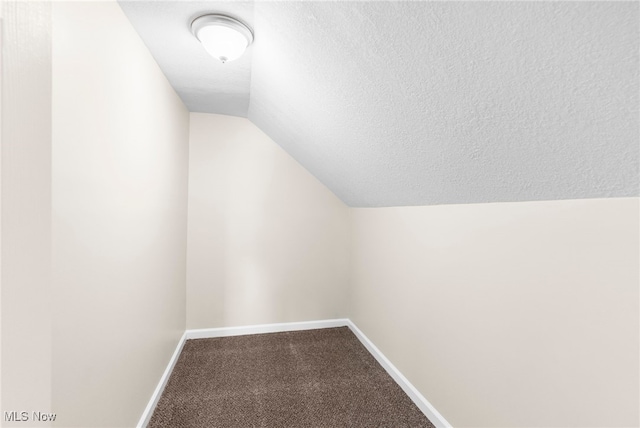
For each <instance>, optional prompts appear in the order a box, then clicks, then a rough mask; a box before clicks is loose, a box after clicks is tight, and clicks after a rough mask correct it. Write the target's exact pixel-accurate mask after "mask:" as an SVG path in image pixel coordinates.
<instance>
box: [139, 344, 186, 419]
mask: <svg viewBox="0 0 640 428" xmlns="http://www.w3.org/2000/svg"><path fill="white" fill-rule="evenodd" d="M186 336H187V335H186V333H182V337H181V338H180V340H179V341H178V345H177V346H176V350H175V351H173V355H172V356H171V359H170V360H169V364H167V368H166V369H165V370H164V373H162V377H161V378H160V382H158V386H156V389H155V390H154V391H153V394H152V395H151V399H150V400H149V403H148V404H147V407H146V408H145V409H144V412H143V413H142V416H141V417H140V420H139V421H138V425H136V427H137V428H144V427H146V426H147V424H148V423H149V420H150V419H151V415H152V414H153V411H154V410H155V408H156V404H158V400H160V396H161V395H162V391H164V387H165V386H166V385H167V381H168V380H169V376H170V375H171V372H172V371H173V367H174V366H175V365H176V362H177V361H178V357H179V356H180V352H182V347H183V346H184V342H185V341H186V340H187V337H186Z"/></svg>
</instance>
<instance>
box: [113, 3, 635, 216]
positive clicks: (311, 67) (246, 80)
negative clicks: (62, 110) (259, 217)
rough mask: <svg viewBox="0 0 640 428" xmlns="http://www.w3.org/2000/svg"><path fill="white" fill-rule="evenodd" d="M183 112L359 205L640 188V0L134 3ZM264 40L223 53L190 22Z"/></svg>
mask: <svg viewBox="0 0 640 428" xmlns="http://www.w3.org/2000/svg"><path fill="white" fill-rule="evenodd" d="M120 5H121V7H122V9H123V10H124V12H125V13H126V15H127V16H128V18H129V20H130V21H131V22H132V24H133V26H134V27H135V28H136V30H137V31H138V33H139V34H140V36H141V37H142V39H143V40H144V41H145V43H146V44H147V46H148V47H149V50H150V51H151V53H152V54H153V56H154V57H155V58H156V61H157V62H158V64H159V65H160V67H161V68H162V70H163V71H164V73H165V74H166V76H167V78H168V79H169V81H170V82H171V84H172V85H173V86H174V88H175V89H176V91H177V92H178V94H179V95H180V97H181V98H182V99H183V101H184V102H185V104H186V106H187V107H188V108H189V109H190V110H191V111H195V112H208V113H221V114H229V115H236V116H244V117H247V118H248V119H249V120H251V121H252V122H253V123H254V124H256V125H257V126H258V127H260V128H261V129H262V130H263V131H264V132H265V133H266V134H268V135H269V136H270V137H271V138H272V139H273V140H274V141H275V142H276V143H278V144H279V145H280V146H282V147H283V148H284V149H285V150H286V151H287V152H288V153H289V154H291V156H293V157H294V158H295V159H296V160H297V161H298V162H300V163H301V164H302V165H303V166H304V167H305V168H307V169H308V170H309V171H310V172H311V173H312V174H314V175H315V176H316V177H317V178H318V179H319V180H321V181H322V182H323V183H324V184H325V185H326V186H328V187H329V188H330V189H331V190H332V191H333V192H334V193H335V194H336V195H337V196H338V197H340V198H341V199H342V200H343V201H344V202H345V203H347V204H348V205H350V206H398V205H430V204H445V203H476V202H498V201H526V200H553V199H574V198H594V197H617V196H638V195H639V188H640V180H639V155H640V153H639V150H638V149H639V141H640V131H639V121H638V117H639V116H638V115H639V108H638V107H639V104H640V95H639V93H640V92H639V91H640V87H639V84H638V82H639V48H640V42H639V40H640V34H639V27H638V19H639V3H638V2H602V3H597V2H453V1H451V2H426V1H425V2H420V1H414V2H397V1H384V2H366V1H359V2H346V1H339V2H328V1H321V2H311V1H281V2H262V1H259V2H255V3H253V2H189V1H139V0H138V1H120ZM213 12H217V13H225V14H228V15H230V16H233V17H236V18H239V19H241V20H242V21H244V22H245V23H247V24H249V26H250V27H251V28H252V29H253V31H254V34H255V41H254V43H253V45H251V46H250V47H249V49H248V50H247V52H246V53H245V55H244V56H243V57H242V58H240V59H239V60H237V61H234V62H229V63H226V64H221V63H219V62H217V60H215V59H213V58H211V57H210V56H208V55H207V53H206V52H205V51H204V49H203V48H202V46H201V45H200V44H199V42H198V41H197V40H196V39H195V38H194V37H193V36H192V35H191V33H190V29H189V24H190V22H191V21H192V20H193V19H194V18H196V17H198V16H200V15H203V14H205V13H213Z"/></svg>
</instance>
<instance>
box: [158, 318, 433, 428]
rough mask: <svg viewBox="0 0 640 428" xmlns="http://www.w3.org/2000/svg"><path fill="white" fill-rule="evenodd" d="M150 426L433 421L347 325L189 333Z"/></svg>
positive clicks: (405, 424)
mask: <svg viewBox="0 0 640 428" xmlns="http://www.w3.org/2000/svg"><path fill="white" fill-rule="evenodd" d="M148 426H149V427H178V428H182V427H372V426H375V427H381V426H384V427H433V425H432V424H431V423H430V422H429V420H428V419H427V418H426V417H425V416H424V415H423V414H422V412H420V410H418V408H417V407H416V406H415V404H413V402H412V401H411V400H410V399H409V397H408V396H407V395H406V394H405V393H404V392H403V391H402V389H400V387H399V386H398V384H396V383H395V382H394V381H393V379H392V378H391V377H390V376H389V375H388V374H387V372H386V371H385V370H384V369H383V368H382V367H381V366H380V365H379V364H378V362H377V361H376V360H375V359H374V358H373V356H372V355H371V354H369V352H368V351H367V350H366V349H365V348H364V346H363V345H362V344H361V343H360V342H359V341H358V339H357V338H356V337H355V336H354V335H353V333H351V331H350V330H349V328H348V327H339V328H327V329H320V330H307V331H295V332H286V333H270V334H257V335H250V336H235V337H221V338H215V339H196V340H187V342H186V343H185V346H184V348H183V350H182V353H181V354H180V357H179V359H178V362H177V363H176V366H175V367H174V369H173V373H172V374H171V377H170V378H169V382H168V383H167V386H166V388H165V390H164V392H163V394H162V397H161V398H160V401H159V402H158V405H157V407H156V409H155V411H154V413H153V416H152V417H151V421H150V422H149V425H148Z"/></svg>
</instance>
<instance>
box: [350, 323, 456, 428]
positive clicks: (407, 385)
mask: <svg viewBox="0 0 640 428" xmlns="http://www.w3.org/2000/svg"><path fill="white" fill-rule="evenodd" d="M348 321H349V324H348V327H349V328H350V329H351V331H352V332H353V334H354V335H355V336H356V337H357V338H358V340H360V342H361V343H362V344H363V345H364V347H365V348H367V350H368V351H369V352H370V353H371V355H373V357H374V358H375V359H376V360H377V361H378V363H379V364H380V365H381V366H382V367H383V368H384V369H385V370H386V371H387V373H389V376H391V377H392V378H393V380H395V381H396V383H397V384H398V385H400V388H402V390H403V391H404V392H405V394H407V395H408V396H409V398H411V401H413V402H414V403H415V405H416V406H418V408H419V409H420V410H421V411H422V413H424V414H425V416H426V417H427V418H428V419H429V420H430V421H431V422H432V423H433V424H434V425H435V426H436V427H437V428H452V426H451V424H450V423H449V422H447V420H446V419H445V418H444V416H442V415H441V414H440V412H438V411H437V410H436V408H435V407H433V405H432V404H431V403H429V401H428V400H427V399H426V398H425V397H424V396H423V395H422V394H421V393H420V391H418V390H417V389H416V387H415V386H413V385H412V384H411V382H409V380H408V379H407V378H406V377H404V375H403V374H402V373H401V372H400V370H398V369H397V368H396V366H394V365H393V364H392V363H391V361H389V359H388V358H387V357H385V356H384V354H383V353H382V352H380V350H379V349H378V347H377V346H376V345H374V344H373V342H371V340H369V338H368V337H367V336H365V334H364V333H363V332H362V331H361V330H360V329H359V328H358V327H356V325H355V324H354V323H353V322H352V321H351V320H348Z"/></svg>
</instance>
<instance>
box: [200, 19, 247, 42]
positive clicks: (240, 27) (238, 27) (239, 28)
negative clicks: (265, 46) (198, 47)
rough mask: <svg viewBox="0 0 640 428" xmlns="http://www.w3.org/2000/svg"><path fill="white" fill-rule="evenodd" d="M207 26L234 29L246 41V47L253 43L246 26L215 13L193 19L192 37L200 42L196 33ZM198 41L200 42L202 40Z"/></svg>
mask: <svg viewBox="0 0 640 428" xmlns="http://www.w3.org/2000/svg"><path fill="white" fill-rule="evenodd" d="M209 25H221V26H223V27H228V28H231V29H234V30H236V31H238V32H239V33H240V34H242V35H243V36H244V37H245V38H246V39H247V46H249V45H250V44H251V43H253V32H252V31H251V30H250V29H249V27H248V26H247V25H245V24H244V23H242V22H240V21H238V20H237V19H235V18H231V17H230V16H226V15H221V14H217V13H212V14H208V15H202V16H200V17H198V18H196V19H194V20H193V22H192V23H191V32H192V33H193V35H194V36H196V38H197V39H198V40H200V38H199V37H198V31H200V30H201V29H203V28H204V27H207V26H209ZM200 41H201V42H202V40H200Z"/></svg>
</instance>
